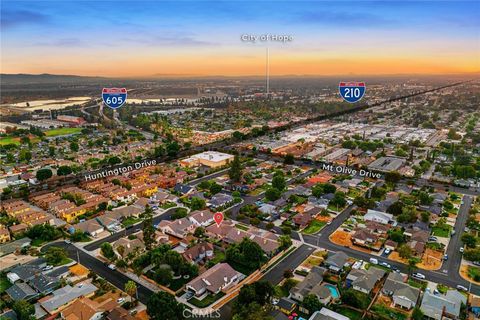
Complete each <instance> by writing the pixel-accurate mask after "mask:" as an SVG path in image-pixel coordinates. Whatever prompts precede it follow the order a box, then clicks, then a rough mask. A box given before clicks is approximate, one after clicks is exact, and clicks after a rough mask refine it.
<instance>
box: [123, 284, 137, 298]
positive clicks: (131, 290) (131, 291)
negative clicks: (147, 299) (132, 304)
mask: <svg viewBox="0 0 480 320" xmlns="http://www.w3.org/2000/svg"><path fill="white" fill-rule="evenodd" d="M125 292H126V293H127V294H128V295H129V296H130V297H132V298H133V299H134V300H135V299H136V297H137V284H136V283H135V282H133V281H132V280H128V281H127V283H125Z"/></svg>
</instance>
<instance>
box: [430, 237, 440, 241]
mask: <svg viewBox="0 0 480 320" xmlns="http://www.w3.org/2000/svg"><path fill="white" fill-rule="evenodd" d="M428 241H438V238H437V237H435V236H431V237H428Z"/></svg>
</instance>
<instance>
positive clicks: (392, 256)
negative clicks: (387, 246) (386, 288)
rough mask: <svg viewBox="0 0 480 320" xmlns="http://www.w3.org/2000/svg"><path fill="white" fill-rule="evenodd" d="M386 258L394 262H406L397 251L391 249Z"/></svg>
mask: <svg viewBox="0 0 480 320" xmlns="http://www.w3.org/2000/svg"><path fill="white" fill-rule="evenodd" d="M388 259H390V260H393V261H396V262H400V263H404V264H408V260H407V259H404V258H402V257H400V255H399V254H398V252H397V251H393V252H392V253H390V255H389V256H388Z"/></svg>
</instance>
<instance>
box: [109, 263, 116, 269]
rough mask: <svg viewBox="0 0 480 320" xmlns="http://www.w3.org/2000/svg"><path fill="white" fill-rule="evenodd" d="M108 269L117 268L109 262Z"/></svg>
mask: <svg viewBox="0 0 480 320" xmlns="http://www.w3.org/2000/svg"><path fill="white" fill-rule="evenodd" d="M108 269H110V270H115V269H117V267H116V266H115V265H114V264H109V265H108Z"/></svg>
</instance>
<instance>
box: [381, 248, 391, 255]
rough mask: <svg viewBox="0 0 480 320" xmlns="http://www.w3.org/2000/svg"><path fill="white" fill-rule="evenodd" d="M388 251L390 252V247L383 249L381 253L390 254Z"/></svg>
mask: <svg viewBox="0 0 480 320" xmlns="http://www.w3.org/2000/svg"><path fill="white" fill-rule="evenodd" d="M390 252H391V250H390V249H385V250H384V251H383V253H384V254H385V255H387V256H388V255H389V254H390Z"/></svg>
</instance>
